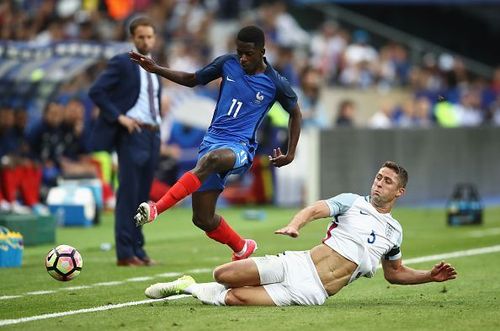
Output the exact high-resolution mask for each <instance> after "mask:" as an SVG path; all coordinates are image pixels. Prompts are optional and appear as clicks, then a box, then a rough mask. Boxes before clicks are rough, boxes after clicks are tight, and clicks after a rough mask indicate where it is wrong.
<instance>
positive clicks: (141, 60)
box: [129, 51, 198, 87]
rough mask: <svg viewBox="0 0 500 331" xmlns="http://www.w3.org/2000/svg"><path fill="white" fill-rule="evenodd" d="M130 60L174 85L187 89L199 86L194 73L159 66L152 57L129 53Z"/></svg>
mask: <svg viewBox="0 0 500 331" xmlns="http://www.w3.org/2000/svg"><path fill="white" fill-rule="evenodd" d="M129 56H130V59H131V60H132V61H134V62H135V63H137V64H139V65H140V66H141V67H143V68H144V70H146V71H149V72H152V73H154V74H157V75H160V76H162V77H164V78H166V79H168V80H170V81H172V82H174V83H177V84H180V85H184V86H187V87H193V86H196V85H198V82H197V80H196V75H195V74H194V73H189V72H184V71H175V70H171V69H169V68H167V67H162V66H160V65H158V64H157V63H156V62H155V61H154V60H153V59H151V58H150V57H147V56H144V55H142V54H139V53H137V52H133V51H131V52H129Z"/></svg>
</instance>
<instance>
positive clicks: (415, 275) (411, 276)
mask: <svg viewBox="0 0 500 331" xmlns="http://www.w3.org/2000/svg"><path fill="white" fill-rule="evenodd" d="M382 268H383V269H384V277H385V279H386V280H387V281H388V282H389V283H392V284H402V285H411V284H422V283H428V282H444V281H447V280H451V279H455V278H457V272H456V270H455V268H454V267H453V266H452V265H451V264H449V263H446V262H444V261H441V262H440V263H438V264H436V265H435V266H434V267H433V268H432V269H431V270H415V269H412V268H409V267H406V266H404V265H403V263H402V261H401V259H398V260H394V261H390V260H382Z"/></svg>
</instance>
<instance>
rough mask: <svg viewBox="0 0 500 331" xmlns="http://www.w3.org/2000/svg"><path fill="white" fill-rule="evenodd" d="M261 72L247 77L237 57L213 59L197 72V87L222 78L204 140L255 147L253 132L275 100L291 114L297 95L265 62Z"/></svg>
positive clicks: (226, 56)
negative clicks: (264, 68)
mask: <svg viewBox="0 0 500 331" xmlns="http://www.w3.org/2000/svg"><path fill="white" fill-rule="evenodd" d="M266 64H267V68H266V70H265V71H264V72H263V73H259V74H255V75H248V74H246V73H245V71H244V70H243V68H242V67H241V65H240V63H239V59H238V56H237V55H236V54H227V55H223V56H220V57H218V58H216V59H215V60H214V61H213V62H212V63H210V64H209V65H207V66H206V67H205V68H202V69H200V70H199V71H197V72H196V79H197V81H198V83H200V84H203V85H204V84H207V83H208V82H210V81H212V80H214V79H217V78H219V77H222V83H221V87H220V92H219V99H218V100H217V105H216V108H215V112H214V115H213V118H212V122H211V124H210V127H209V128H208V130H207V134H206V136H205V138H209V139H210V138H211V139H210V140H211V141H214V140H215V141H235V142H242V143H246V144H249V145H250V146H252V147H254V148H256V147H257V141H256V137H255V135H256V132H257V128H258V127H259V125H260V123H261V122H262V120H263V118H264V116H265V115H266V113H267V112H268V111H269V109H270V108H271V106H272V105H273V103H274V102H275V101H278V102H279V103H280V104H281V106H282V107H283V108H284V109H285V110H286V111H287V112H290V111H291V110H292V109H293V108H294V107H295V106H296V105H297V95H296V94H295V92H294V91H293V90H292V88H291V87H290V84H289V83H288V81H287V80H286V79H285V78H284V77H282V76H280V75H279V74H278V73H277V72H276V70H274V69H273V68H272V67H271V66H270V65H269V64H268V63H267V61H266Z"/></svg>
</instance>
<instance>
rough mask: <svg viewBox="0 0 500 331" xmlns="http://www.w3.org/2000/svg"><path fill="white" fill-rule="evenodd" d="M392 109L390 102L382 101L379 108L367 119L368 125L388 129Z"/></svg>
mask: <svg viewBox="0 0 500 331" xmlns="http://www.w3.org/2000/svg"><path fill="white" fill-rule="evenodd" d="M392 109H393V106H392V104H391V103H390V102H388V101H384V102H383V103H382V104H381V106H380V109H379V110H378V111H377V112H375V113H374V114H373V115H372V116H371V117H370V120H369V123H368V126H369V127H370V128H372V129H389V128H391V127H392V121H391V118H392Z"/></svg>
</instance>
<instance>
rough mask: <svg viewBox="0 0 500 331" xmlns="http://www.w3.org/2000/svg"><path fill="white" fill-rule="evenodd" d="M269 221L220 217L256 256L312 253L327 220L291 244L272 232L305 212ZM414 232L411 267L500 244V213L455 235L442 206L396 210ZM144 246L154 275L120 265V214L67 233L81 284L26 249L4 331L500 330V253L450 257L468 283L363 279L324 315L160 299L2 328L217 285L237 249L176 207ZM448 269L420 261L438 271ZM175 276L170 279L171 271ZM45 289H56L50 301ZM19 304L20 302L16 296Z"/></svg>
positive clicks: (63, 236) (6, 276)
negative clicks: (60, 276)
mask: <svg viewBox="0 0 500 331" xmlns="http://www.w3.org/2000/svg"><path fill="white" fill-rule="evenodd" d="M264 211H265V213H266V218H265V220H263V221H248V220H244V219H243V212H244V209H238V208H227V209H221V210H220V211H219V212H220V213H221V214H222V215H224V217H225V218H226V219H227V220H228V222H229V223H230V224H231V225H233V226H234V228H236V229H237V230H238V231H239V232H240V233H241V234H243V235H244V236H246V237H249V238H254V239H256V240H257V241H258V243H259V250H258V251H257V255H264V254H274V253H277V252H280V251H283V250H304V249H308V248H311V247H312V246H313V245H315V244H317V243H318V242H320V240H321V239H322V238H323V236H324V234H325V228H326V225H327V223H328V220H326V219H325V220H318V221H316V222H314V223H312V224H310V225H308V226H306V228H304V229H302V231H301V236H300V237H299V238H297V239H292V238H289V237H284V236H277V235H274V234H273V231H274V230H275V229H278V228H279V227H281V226H283V225H285V224H286V223H287V222H288V221H289V219H290V217H291V216H292V215H293V214H294V213H295V212H296V211H297V210H295V209H278V208H273V207H266V208H264ZM393 215H394V217H396V218H397V219H398V220H400V222H401V224H402V225H403V229H404V240H403V247H402V251H403V259H411V258H416V257H421V256H429V255H435V254H441V253H448V252H455V251H463V250H467V249H474V248H481V247H490V246H495V245H499V244H500V209H499V208H489V209H487V210H486V211H485V221H484V224H483V225H482V226H463V227H448V226H447V225H446V221H445V213H444V211H443V210H438V209H406V208H398V209H396V210H395V211H394V213H393ZM144 232H145V235H146V240H147V243H146V249H147V251H148V252H149V254H150V256H151V257H152V258H154V259H156V260H158V261H159V262H160V264H159V265H158V266H154V267H150V268H119V267H117V266H116V265H115V256H114V249H113V250H111V251H102V250H101V249H100V245H101V243H105V242H111V243H112V242H113V241H114V239H113V215H112V214H106V215H104V216H103V221H102V224H100V225H99V226H96V227H93V228H58V229H57V244H68V245H72V246H74V247H76V248H77V249H78V250H79V251H80V253H81V254H82V256H83V260H84V265H83V270H82V273H81V274H80V276H79V277H78V278H76V279H75V280H73V281H71V282H67V283H63V282H58V281H55V280H53V279H52V278H51V277H50V276H49V275H48V274H47V272H46V271H45V267H44V263H43V261H44V257H45V255H46V253H47V252H48V251H49V249H50V248H51V247H52V245H45V246H36V247H28V248H25V251H24V259H23V266H22V267H21V268H2V269H0V329H5V330H62V329H69V328H71V330H109V329H115V330H210V329H213V330H232V329H237V330H239V331H242V330H327V329H328V330H330V329H335V330H500V276H499V275H500V253H499V252H498V251H497V252H493V253H488V254H481V255H474V256H461V257H453V258H448V259H447V261H449V262H451V263H452V264H453V265H455V266H456V268H457V270H458V273H459V278H458V279H456V280H454V281H450V282H447V283H432V284H424V285H418V286H396V285H390V284H389V283H387V282H386V281H385V280H384V278H383V274H382V272H381V270H379V272H378V273H377V274H376V275H375V277H374V278H373V279H365V278H361V279H359V280H357V281H356V282H354V283H353V284H351V285H349V286H347V287H346V288H344V289H343V290H342V291H341V292H340V293H338V294H337V295H336V296H334V297H331V298H330V299H328V300H327V302H326V304H325V305H324V306H320V307H213V306H206V305H203V304H201V303H200V302H198V301H197V300H195V299H193V298H182V299H179V300H172V301H160V302H151V303H145V304H139V305H135V306H126V307H122V308H117V309H111V310H105V311H92V312H84V313H78V314H74V315H69V316H59V317H51V318H47V319H43V320H34V321H28V322H19V321H17V322H16V323H15V324H10V325H4V326H2V321H5V320H11V319H12V320H17V319H20V318H24V317H32V316H40V315H44V314H53V313H61V312H69V311H75V310H81V309H88V308H94V307H102V306H106V305H116V304H121V303H129V302H137V301H142V300H145V299H147V298H146V297H145V296H144V294H143V292H144V289H145V288H146V287H147V286H149V284H151V283H154V282H159V281H170V280H173V279H175V278H176V276H175V274H173V273H180V274H183V273H190V274H192V275H193V276H194V277H195V279H197V280H198V281H211V279H212V278H211V277H212V275H211V271H209V270H211V269H212V268H213V267H214V266H216V265H218V264H222V263H224V262H227V261H229V259H230V255H231V252H230V251H229V249H228V248H227V247H225V246H223V245H220V244H217V243H215V242H213V241H211V240H209V239H208V238H207V237H206V236H205V235H204V233H203V232H202V231H200V230H198V229H197V228H195V227H194V225H192V223H191V211H190V209H184V208H175V209H173V210H171V211H168V212H166V213H164V214H162V215H161V216H160V219H159V221H158V222H155V223H154V224H149V225H146V226H144ZM436 262H438V261H429V262H422V263H418V264H411V265H410V266H411V267H414V268H420V269H424V268H425V269H428V268H430V267H431V266H432V265H433V264H434V263H436ZM169 273H170V274H169ZM43 291H52V292H50V293H46V292H43ZM11 296H17V297H11Z"/></svg>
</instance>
